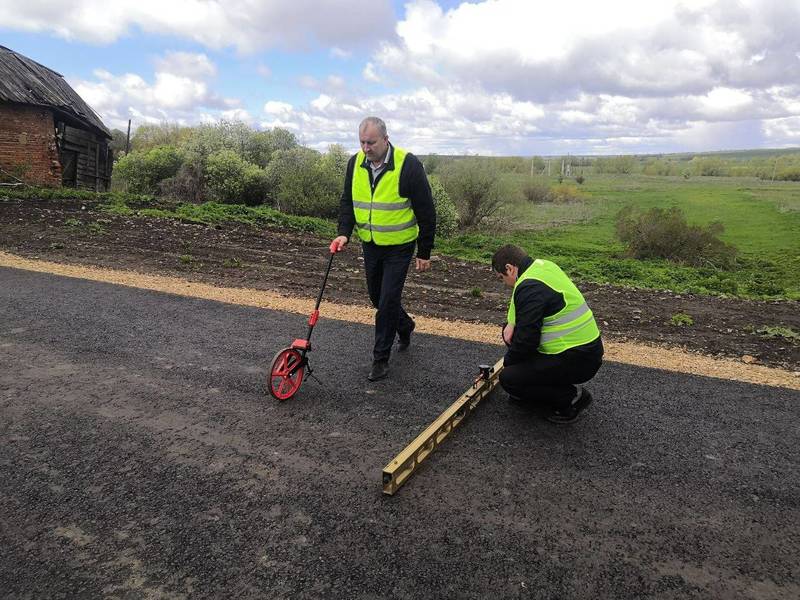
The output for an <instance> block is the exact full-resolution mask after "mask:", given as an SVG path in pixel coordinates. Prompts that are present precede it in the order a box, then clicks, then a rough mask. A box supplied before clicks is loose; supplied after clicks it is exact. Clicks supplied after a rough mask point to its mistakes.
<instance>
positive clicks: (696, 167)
mask: <svg viewBox="0 0 800 600" xmlns="http://www.w3.org/2000/svg"><path fill="white" fill-rule="evenodd" d="M689 166H690V168H691V169H692V173H693V174H694V175H699V176H701V177H721V176H726V175H728V174H729V173H728V168H729V167H728V164H727V162H726V161H724V160H722V159H721V158H716V157H713V156H695V157H694V158H693V159H692V160H691V161H689Z"/></svg>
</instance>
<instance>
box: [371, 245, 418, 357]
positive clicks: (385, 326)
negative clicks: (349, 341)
mask: <svg viewBox="0 0 800 600" xmlns="http://www.w3.org/2000/svg"><path fill="white" fill-rule="evenodd" d="M415 246H416V242H409V243H408V244H400V245H397V246H378V245H377V244H373V243H372V242H364V243H363V244H362V247H363V249H364V271H365V272H366V275H367V290H368V291H369V299H370V301H371V302H372V306H374V307H375V308H376V309H377V312H376V313H375V347H374V349H373V352H372V354H373V360H389V356H390V355H391V353H392V344H393V343H394V339H395V336H396V335H397V334H398V332H402V333H409V332H410V331H411V330H412V328H413V327H414V321H413V320H412V319H411V317H409V316H408V313H406V311H405V310H404V309H403V306H402V304H401V297H402V295H403V286H404V285H405V283H406V275H407V274H408V267H409V265H410V264H411V258H412V257H413V256H414V247H415Z"/></svg>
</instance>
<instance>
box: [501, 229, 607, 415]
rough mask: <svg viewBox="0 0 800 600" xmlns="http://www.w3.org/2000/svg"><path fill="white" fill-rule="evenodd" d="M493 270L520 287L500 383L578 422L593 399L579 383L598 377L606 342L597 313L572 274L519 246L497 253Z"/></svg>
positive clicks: (507, 331) (510, 391)
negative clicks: (535, 256) (570, 275)
mask: <svg viewBox="0 0 800 600" xmlns="http://www.w3.org/2000/svg"><path fill="white" fill-rule="evenodd" d="M492 269H493V270H494V271H495V272H496V273H497V275H498V276H499V277H500V279H502V280H503V283H504V284H505V285H507V286H508V287H511V288H514V291H513V292H512V294H511V302H510V304H509V307H508V323H507V324H506V325H505V326H504V327H503V341H504V342H505V343H506V345H507V346H508V350H507V352H506V355H505V359H504V361H503V370H502V371H501V372H500V385H501V386H502V387H503V389H504V390H506V392H508V394H509V396H511V399H512V400H515V401H519V402H521V403H526V404H530V405H531V406H533V407H535V408H537V409H539V410H540V411H541V412H542V414H543V415H544V417H545V418H546V419H547V420H548V421H552V422H553V423H560V424H565V423H572V422H574V421H575V420H577V418H578V415H580V413H581V412H582V411H583V410H584V409H585V408H586V407H587V406H589V404H590V403H591V402H592V395H591V394H590V393H589V391H588V390H586V389H585V388H583V387H582V386H579V385H577V384H580V383H585V382H587V381H589V380H590V379H591V378H592V377H594V376H595V374H596V373H597V371H598V370H599V369H600V365H601V364H602V361H603V342H602V340H601V339H600V330H599V329H598V327H597V323H596V322H595V319H594V315H593V314H592V311H591V310H590V309H589V306H588V305H587V304H586V300H584V298H583V295H582V294H581V293H580V291H579V290H578V288H577V287H575V284H574V283H572V281H571V280H570V278H569V277H567V275H566V273H564V271H562V270H561V269H560V268H559V267H558V265H556V264H555V263H552V262H550V261H549V260H542V259H539V258H537V259H536V260H533V259H532V258H531V257H530V256H528V255H527V254H526V253H525V251H524V250H523V249H522V248H520V247H518V246H513V245H510V244H509V245H507V246H503V247H502V248H500V249H499V250H498V251H497V252H495V253H494V256H492Z"/></svg>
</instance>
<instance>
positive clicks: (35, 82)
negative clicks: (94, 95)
mask: <svg viewBox="0 0 800 600" xmlns="http://www.w3.org/2000/svg"><path fill="white" fill-rule="evenodd" d="M2 101H5V102H16V103H18V104H31V105H33V106H46V107H49V108H52V109H54V110H56V111H58V112H60V113H61V114H62V115H63V116H65V117H67V120H73V121H77V123H79V124H82V125H83V126H85V127H88V128H90V129H93V130H96V131H97V132H98V133H100V134H102V135H104V136H106V137H107V138H111V132H110V131H109V130H108V129H106V126H105V125H103V122H102V121H101V120H100V117H98V116H97V114H95V112H94V111H93V110H92V109H91V108H90V107H89V105H88V104H86V102H84V101H83V99H82V98H81V97H80V96H79V95H78V94H77V92H75V90H73V89H72V88H71V87H70V86H69V84H68V83H67V82H66V81H64V76H63V75H61V74H60V73H56V72H55V71H53V70H52V69H48V68H47V67H45V66H43V65H40V64H39V63H37V62H36V61H35V60H31V59H30V58H28V57H27V56H23V55H22V54H18V53H17V52H14V51H13V50H11V49H9V48H6V47H5V46H0V102H2Z"/></svg>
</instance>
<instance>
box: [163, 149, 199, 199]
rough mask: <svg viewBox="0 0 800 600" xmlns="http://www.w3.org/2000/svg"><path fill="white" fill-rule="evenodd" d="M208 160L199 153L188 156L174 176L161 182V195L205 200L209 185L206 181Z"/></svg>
mask: <svg viewBox="0 0 800 600" xmlns="http://www.w3.org/2000/svg"><path fill="white" fill-rule="evenodd" d="M205 171H206V161H205V160H204V159H202V158H201V157H199V156H197V155H191V156H187V157H186V159H185V161H184V163H183V164H182V165H181V167H180V169H178V172H177V173H176V174H175V176H174V177H169V178H167V179H165V180H164V181H162V182H161V183H160V184H159V189H160V190H161V195H162V196H164V197H166V198H174V199H176V200H180V201H182V202H194V203H201V202H205V200H206V196H207V191H208V190H207V187H206V182H205Z"/></svg>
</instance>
